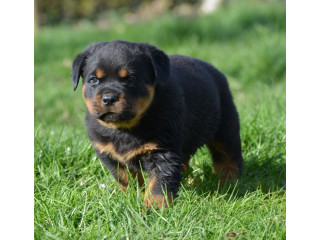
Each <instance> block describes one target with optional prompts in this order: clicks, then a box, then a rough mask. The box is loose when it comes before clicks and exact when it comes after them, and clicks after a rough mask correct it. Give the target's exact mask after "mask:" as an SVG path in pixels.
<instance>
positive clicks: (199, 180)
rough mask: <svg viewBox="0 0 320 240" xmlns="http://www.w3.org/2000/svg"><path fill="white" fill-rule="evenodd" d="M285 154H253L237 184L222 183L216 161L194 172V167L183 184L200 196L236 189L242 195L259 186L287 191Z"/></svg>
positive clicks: (267, 191) (263, 191)
mask: <svg viewBox="0 0 320 240" xmlns="http://www.w3.org/2000/svg"><path fill="white" fill-rule="evenodd" d="M282 157H283V156H282V154H281V153H278V154H275V155H274V156H272V157H264V158H258V157H257V156H251V157H249V158H247V159H246V161H245V163H244V168H243V173H242V176H241V178H240V180H239V181H238V182H237V183H233V184H229V183H224V184H220V183H219V181H218V178H217V176H215V175H214V173H213V167H212V164H211V163H210V162H204V163H202V164H201V165H200V166H199V168H200V169H198V171H193V172H192V170H191V171H189V172H188V173H186V174H184V178H183V185H184V186H185V187H186V188H187V189H190V190H194V191H195V192H196V193H197V194H199V195H207V194H210V193H212V192H216V191H219V193H221V194H225V193H226V194H228V193H230V194H231V192H234V194H235V195H236V196H238V197H241V196H244V195H245V194H246V193H250V192H254V191H256V190H257V189H259V190H260V191H261V192H262V193H269V192H274V191H279V190H285V188H286V163H285V160H283V159H282ZM191 172H192V173H191ZM190 181H191V182H192V183H190Z"/></svg>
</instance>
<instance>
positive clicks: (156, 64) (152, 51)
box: [145, 44, 170, 84]
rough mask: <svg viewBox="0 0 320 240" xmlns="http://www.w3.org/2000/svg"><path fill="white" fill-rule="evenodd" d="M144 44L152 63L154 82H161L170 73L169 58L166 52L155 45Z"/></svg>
mask: <svg viewBox="0 0 320 240" xmlns="http://www.w3.org/2000/svg"><path fill="white" fill-rule="evenodd" d="M145 46H146V47H147V53H148V56H149V58H150V59H151V63H152V65H153V69H154V73H155V78H156V82H157V83H159V84H163V83H164V82H165V81H166V80H167V79H168V77H169V74H170V60H169V58H168V56H167V54H165V53H164V52H163V51H161V50H159V49H157V48H156V47H154V46H151V45H149V44H145Z"/></svg>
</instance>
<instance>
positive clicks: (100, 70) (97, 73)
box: [96, 68, 106, 78]
mask: <svg viewBox="0 0 320 240" xmlns="http://www.w3.org/2000/svg"><path fill="white" fill-rule="evenodd" d="M105 75H106V74H105V73H104V71H103V70H102V69H100V68H97V69H96V76H97V78H102V77H104V76H105Z"/></svg>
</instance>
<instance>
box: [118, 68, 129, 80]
mask: <svg viewBox="0 0 320 240" xmlns="http://www.w3.org/2000/svg"><path fill="white" fill-rule="evenodd" d="M119 76H120V77H122V78H125V77H127V76H128V70H127V69H124V68H123V69H120V71H119Z"/></svg>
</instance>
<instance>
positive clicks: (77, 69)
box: [71, 53, 87, 91]
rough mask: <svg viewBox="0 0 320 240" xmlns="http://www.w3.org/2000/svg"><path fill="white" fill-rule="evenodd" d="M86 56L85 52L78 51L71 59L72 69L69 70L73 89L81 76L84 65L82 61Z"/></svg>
mask: <svg viewBox="0 0 320 240" xmlns="http://www.w3.org/2000/svg"><path fill="white" fill-rule="evenodd" d="M86 57H87V54H85V53H80V54H78V56H77V57H76V58H75V59H74V61H73V64H72V70H71V78H72V85H73V90H74V91H75V90H76V89H77V87H78V83H79V79H80V76H82V68H83V66H84V62H85V58H86Z"/></svg>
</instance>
